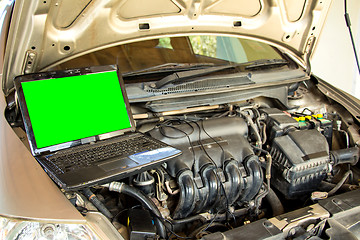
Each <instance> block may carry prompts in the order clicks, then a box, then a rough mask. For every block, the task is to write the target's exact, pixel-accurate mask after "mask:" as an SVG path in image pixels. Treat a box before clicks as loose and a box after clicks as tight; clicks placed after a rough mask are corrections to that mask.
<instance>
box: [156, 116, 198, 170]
mask: <svg viewBox="0 0 360 240" xmlns="http://www.w3.org/2000/svg"><path fill="white" fill-rule="evenodd" d="M177 121H178V122H179V123H181V122H185V123H186V124H188V126H190V128H191V131H190V133H186V132H185V131H183V130H181V129H179V128H176V127H174V126H172V125H167V124H168V123H172V122H173V121H172V120H170V121H167V122H164V123H161V124H159V125H157V126H158V128H159V132H160V134H161V135H163V136H164V137H167V138H171V139H180V138H183V137H186V138H187V140H188V142H189V145H190V149H191V152H192V155H193V163H192V166H191V168H192V171H193V172H198V169H197V167H196V165H197V164H196V157H195V150H194V146H193V144H192V142H191V139H190V135H191V134H192V133H193V132H194V131H195V129H194V127H193V126H192V125H191V124H190V123H188V122H187V121H185V120H180V119H178V120H177ZM163 127H168V128H171V129H174V130H177V131H179V132H181V133H182V134H184V136H179V137H174V136H169V135H167V134H165V132H164V129H163Z"/></svg>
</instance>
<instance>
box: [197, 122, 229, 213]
mask: <svg viewBox="0 0 360 240" xmlns="http://www.w3.org/2000/svg"><path fill="white" fill-rule="evenodd" d="M193 123H194V124H195V125H196V126H197V127H198V128H199V144H200V146H201V148H202V150H203V151H204V153H205V154H206V156H207V157H208V158H209V159H210V161H211V163H212V164H213V165H214V166H215V167H217V166H216V163H215V161H214V159H213V158H212V157H211V156H210V155H209V153H208V152H207V151H206V149H205V147H204V145H203V144H202V142H201V128H200V125H199V124H198V123H197V122H193ZM201 123H202V127H203V130H204V132H205V133H206V135H207V136H209V137H210V138H211V139H212V140H213V141H215V142H216V140H215V139H214V138H212V137H211V136H210V135H209V134H208V133H207V132H206V131H205V128H204V125H203V122H202V121H201ZM218 145H219V146H220V148H221V149H222V151H223V156H224V155H225V151H224V149H223V148H222V146H221V145H220V144H219V143H218ZM214 174H215V176H216V179H217V180H218V182H219V183H220V186H221V188H222V191H223V192H224V197H225V201H226V212H229V213H230V215H232V217H233V218H235V217H234V216H233V214H232V213H231V211H229V206H230V205H229V198H228V197H227V194H226V190H225V186H224V184H223V182H222V181H221V179H220V178H219V175H218V174H217V172H216V171H214ZM226 219H227V218H226Z"/></svg>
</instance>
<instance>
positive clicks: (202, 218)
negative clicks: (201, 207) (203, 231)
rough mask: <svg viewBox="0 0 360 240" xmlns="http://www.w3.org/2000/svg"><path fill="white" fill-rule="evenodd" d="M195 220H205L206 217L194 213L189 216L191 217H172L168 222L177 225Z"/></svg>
mask: <svg viewBox="0 0 360 240" xmlns="http://www.w3.org/2000/svg"><path fill="white" fill-rule="evenodd" d="M196 220H200V221H201V222H206V219H205V218H204V217H203V216H201V215H194V216H191V217H187V218H182V219H177V220H174V219H172V220H170V222H171V223H172V224H173V225H179V224H185V223H189V222H193V221H196Z"/></svg>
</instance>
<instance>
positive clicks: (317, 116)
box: [316, 113, 324, 119]
mask: <svg viewBox="0 0 360 240" xmlns="http://www.w3.org/2000/svg"><path fill="white" fill-rule="evenodd" d="M323 117H324V116H323V115H322V114H321V113H319V114H317V115H316V118H317V119H322V118H323Z"/></svg>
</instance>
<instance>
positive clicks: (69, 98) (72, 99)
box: [21, 71, 131, 148]
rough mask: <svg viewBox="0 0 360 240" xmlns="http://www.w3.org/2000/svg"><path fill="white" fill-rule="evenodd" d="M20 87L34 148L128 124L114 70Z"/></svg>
mask: <svg viewBox="0 0 360 240" xmlns="http://www.w3.org/2000/svg"><path fill="white" fill-rule="evenodd" d="M21 86H22V88H23V92H24V97H25V102H26V105H27V109H28V112H29V117H30V121H31V125H32V129H33V133H34V137H35V141H36V146H37V148H44V147H49V146H52V145H56V144H61V143H65V142H70V141H74V140H78V139H82V138H86V137H91V136H95V135H99V134H103V133H108V132H113V131H117V130H122V129H126V128H130V127H131V124H130V120H129V116H128V112H127V109H126V104H125V101H124V98H123V95H122V91H121V87H120V82H119V79H118V75H117V73H116V71H109V72H101V73H92V74H87V75H79V76H70V77H64V78H53V79H44V80H37V81H29V82H22V83H21Z"/></svg>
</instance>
